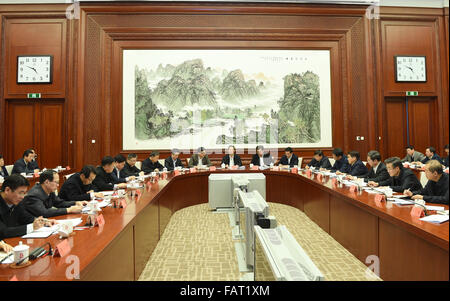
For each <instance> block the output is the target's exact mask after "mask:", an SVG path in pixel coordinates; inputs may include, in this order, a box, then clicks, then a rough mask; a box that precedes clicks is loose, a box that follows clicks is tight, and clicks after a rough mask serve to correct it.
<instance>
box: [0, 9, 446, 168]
mask: <svg viewBox="0 0 450 301" xmlns="http://www.w3.org/2000/svg"><path fill="white" fill-rule="evenodd" d="M67 8H68V6H67V5H0V18H1V19H2V22H1V23H0V34H1V46H2V47H1V49H2V50H1V51H2V52H1V61H0V65H1V66H0V67H1V69H0V70H1V73H0V79H1V85H0V97H1V99H0V117H1V120H0V128H1V129H2V130H0V153H6V155H8V150H9V149H10V148H9V147H7V146H6V145H5V141H6V140H5V138H6V135H7V133H10V132H11V129H8V128H7V124H8V123H7V121H6V120H7V119H8V118H9V117H8V116H7V114H6V111H5V106H6V103H7V102H8V101H10V100H13V99H24V98H25V97H26V94H25V93H29V92H40V93H42V94H43V98H44V99H48V98H58V99H60V100H62V101H63V103H64V109H63V110H64V113H63V116H64V126H63V129H62V140H63V146H62V149H61V152H63V153H64V156H63V157H62V158H63V159H62V160H63V161H64V162H62V163H61V165H66V164H69V165H71V166H75V167H76V168H80V167H81V166H82V165H83V164H86V163H89V164H98V162H99V161H100V158H101V157H102V156H104V155H115V154H117V153H120V152H122V153H128V152H125V151H123V150H122V118H121V116H122V99H121V95H122V89H121V87H122V65H121V64H122V51H123V49H129V48H133V49H147V48H154V49H164V48H172V49H201V48H206V49H227V48H228V49H329V50H330V53H331V69H332V70H331V75H332V78H331V84H332V119H333V120H332V125H333V133H332V134H333V145H334V146H336V147H342V148H343V149H344V151H350V150H358V151H360V152H361V154H362V158H364V157H365V153H366V152H367V151H369V150H370V149H379V150H380V151H381V152H382V155H383V156H384V157H386V156H390V155H403V151H402V152H401V153H400V154H398V153H397V152H399V151H400V150H401V148H402V147H403V143H401V144H402V145H400V143H399V145H398V146H394V147H391V146H389V145H388V143H387V141H388V137H391V138H392V137H394V135H396V134H397V133H396V132H390V129H391V128H392V127H390V123H391V122H392V125H393V127H395V122H397V121H398V120H393V119H392V118H391V117H392V116H390V115H389V114H390V113H387V107H388V106H389V105H390V101H391V100H392V99H393V98H400V99H401V98H402V97H403V95H404V91H406V90H414V91H419V93H420V96H426V98H425V99H423V101H427V100H430V101H432V105H431V106H428V105H425V106H426V107H427V108H428V109H429V116H432V120H433V125H432V127H431V128H432V130H431V134H430V135H432V136H433V137H432V138H430V139H431V141H432V142H433V143H436V145H435V146H436V148H437V149H438V151H439V152H440V153H442V152H443V145H444V144H446V143H448V138H449V137H448V84H447V82H448V70H449V68H448V53H449V52H448V46H447V45H448V9H410V8H381V10H380V15H379V16H375V18H371V19H368V18H366V15H365V14H366V10H365V7H361V6H323V5H321V6H314V5H294V4H264V5H260V4H254V3H252V4H248V3H247V4H246V3H242V4H239V3H233V4H224V3H220V4H218V3H211V4H202V5H199V4H195V3H193V4H179V3H170V4H169V3H145V4H108V5H97V4H82V5H81V6H80V7H78V8H79V12H78V11H77V12H76V14H75V16H76V17H78V18H76V19H67V18H66V9H67ZM76 8H77V7H76ZM418 41H420V42H418ZM23 51H26V52H29V53H31V52H36V51H38V52H46V54H47V53H50V54H53V55H54V59H55V69H54V75H55V77H54V78H55V80H54V82H53V84H52V85H38V86H36V87H33V91H31V90H30V88H29V87H24V86H20V87H19V86H17V84H15V72H16V71H15V68H16V66H15V62H16V61H15V60H16V55H17V54H18V53H19V52H23ZM396 54H425V55H427V69H428V72H427V75H428V81H427V83H425V84H419V85H408V84H399V83H395V81H394V77H393V76H394V67H393V66H394V65H393V55H396ZM42 101H45V100H42ZM423 105H424V104H423ZM415 112H420V109H419V111H417V110H416V111H415ZM430 114H431V115H430ZM405 118H406V117H405ZM410 118H411V116H410ZM414 120H415V119H414ZM418 120H420V118H419V119H418ZM413 122H415V121H413ZM30 126H31V125H30ZM32 126H39V125H38V124H34V125H32ZM415 126H416V127H415V132H414V133H417V134H416V135H422V134H423V133H424V131H423V130H418V129H419V127H418V126H419V124H415ZM425 132H426V131H425ZM389 135H390V136H389ZM356 136H364V138H365V139H364V140H360V141H357V140H356ZM402 139H403V137H398V135H397V136H396V141H397V142H398V141H401V140H402ZM70 141H72V143H70ZM93 141H95V143H93ZM428 141H430V140H428ZM428 141H427V142H420V144H422V143H428ZM325 150H326V152H325V153H326V154H331V148H328V149H325ZM149 151H150V150H149ZM149 151H145V152H143V151H139V152H138V151H137V153H138V154H139V159H140V160H142V159H144V158H145V157H146V156H147V155H148V153H149ZM295 151H296V152H297V153H298V154H299V155H300V156H303V157H305V161H308V159H309V158H311V157H312V154H313V151H314V149H296V150H295ZM168 153H169V152H168V150H166V151H162V155H161V157H165V156H167V155H168ZM282 153H283V151H282V150H280V152H279V155H281V154H282ZM186 156H187V155H183V156H182V157H186ZM214 156H216V157H219V156H220V155H213V157H214ZM243 156H244V157H249V156H250V155H249V154H247V152H246V154H244V155H243ZM7 163H9V162H7ZM42 164H44V165H45V162H41V165H42Z"/></svg>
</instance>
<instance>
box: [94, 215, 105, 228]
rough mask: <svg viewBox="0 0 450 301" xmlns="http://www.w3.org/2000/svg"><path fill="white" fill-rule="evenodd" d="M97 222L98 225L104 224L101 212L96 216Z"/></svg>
mask: <svg viewBox="0 0 450 301" xmlns="http://www.w3.org/2000/svg"><path fill="white" fill-rule="evenodd" d="M96 220H97V223H98V226H99V227H102V226H103V225H104V224H105V218H104V217H103V214H100V215H99V216H97V217H96Z"/></svg>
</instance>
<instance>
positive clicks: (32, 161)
mask: <svg viewBox="0 0 450 301" xmlns="http://www.w3.org/2000/svg"><path fill="white" fill-rule="evenodd" d="M30 151H32V152H33V160H31V162H30V165H31V169H34V170H36V169H38V170H40V168H39V165H38V163H37V157H38V155H37V153H36V151H35V150H34V149H33V148H30Z"/></svg>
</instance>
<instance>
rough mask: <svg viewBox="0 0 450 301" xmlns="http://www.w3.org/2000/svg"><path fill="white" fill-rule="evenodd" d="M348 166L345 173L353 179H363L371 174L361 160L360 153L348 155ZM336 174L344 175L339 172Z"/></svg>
mask: <svg viewBox="0 0 450 301" xmlns="http://www.w3.org/2000/svg"><path fill="white" fill-rule="evenodd" d="M347 160H348V165H347V168H346V169H345V170H344V173H346V174H348V175H350V176H352V177H360V178H363V177H365V176H366V175H367V173H368V172H369V171H368V170H367V167H366V165H365V164H364V163H363V162H362V161H361V160H360V159H359V152H357V151H351V152H349V153H348V154H347ZM336 174H342V172H339V171H337V172H336Z"/></svg>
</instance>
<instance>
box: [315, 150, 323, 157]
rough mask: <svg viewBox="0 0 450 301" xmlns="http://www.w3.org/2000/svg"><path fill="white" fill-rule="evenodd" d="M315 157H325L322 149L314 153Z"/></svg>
mask: <svg viewBox="0 0 450 301" xmlns="http://www.w3.org/2000/svg"><path fill="white" fill-rule="evenodd" d="M315 155H317V156H321V157H323V152H322V151H321V150H320V149H318V150H316V151H315V152H314V156H315Z"/></svg>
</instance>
